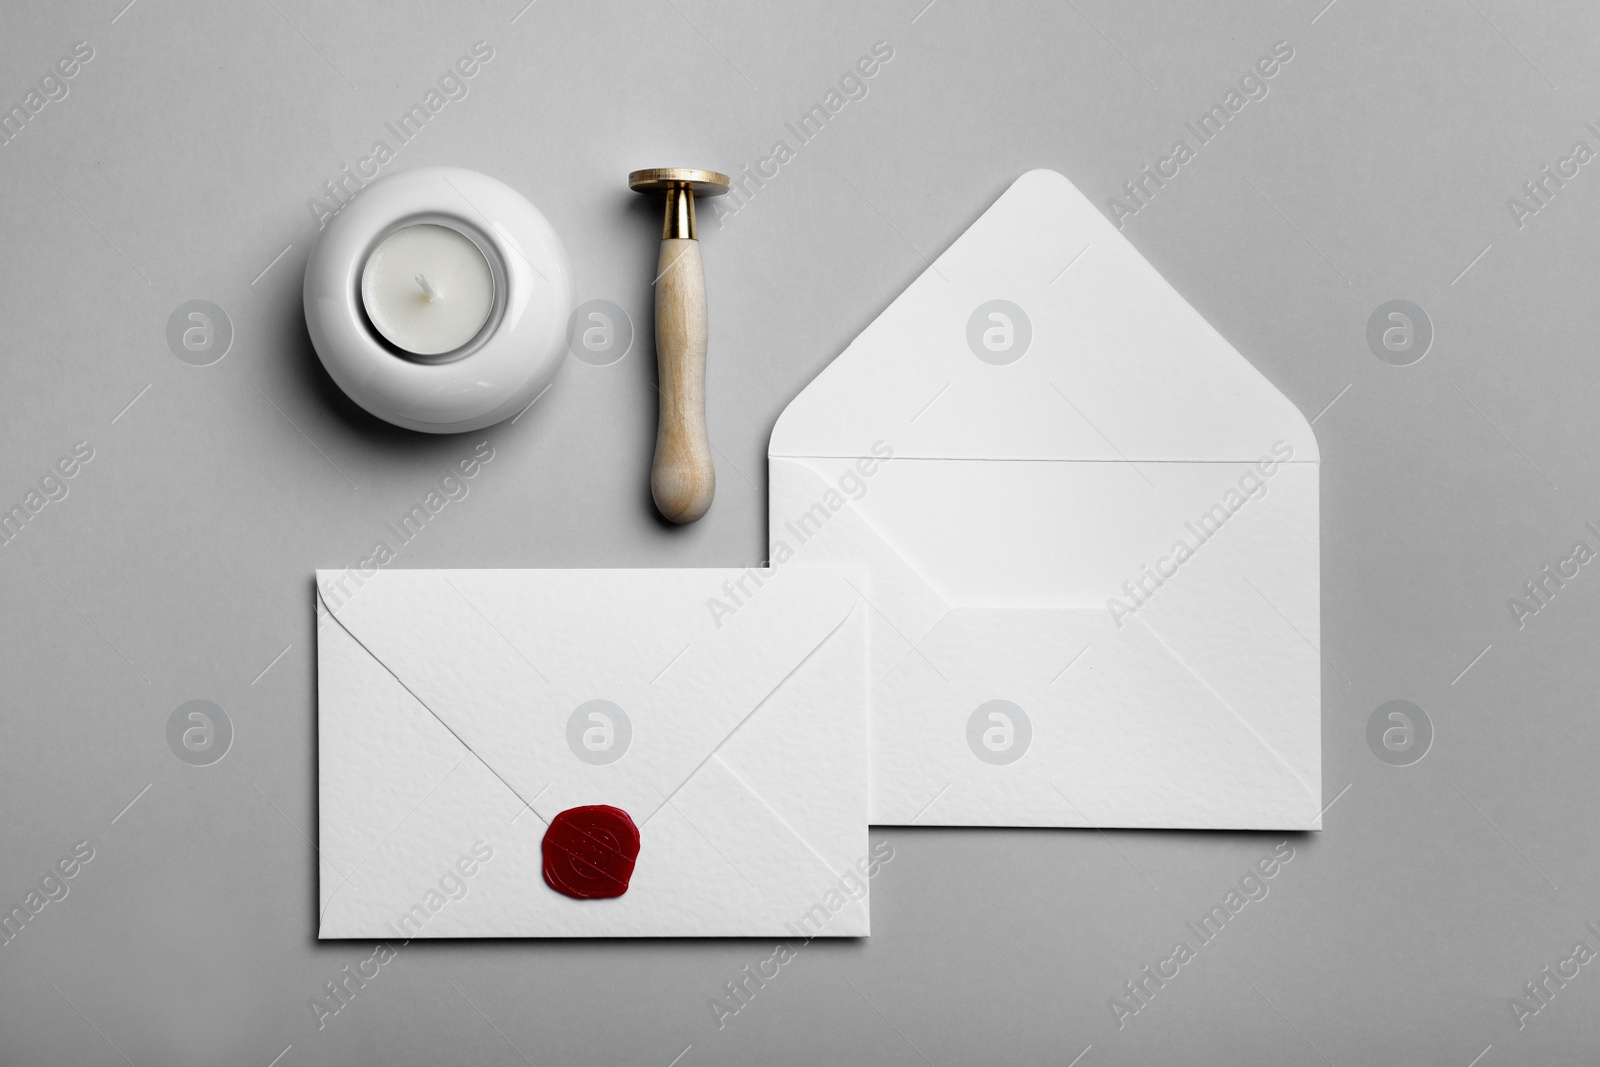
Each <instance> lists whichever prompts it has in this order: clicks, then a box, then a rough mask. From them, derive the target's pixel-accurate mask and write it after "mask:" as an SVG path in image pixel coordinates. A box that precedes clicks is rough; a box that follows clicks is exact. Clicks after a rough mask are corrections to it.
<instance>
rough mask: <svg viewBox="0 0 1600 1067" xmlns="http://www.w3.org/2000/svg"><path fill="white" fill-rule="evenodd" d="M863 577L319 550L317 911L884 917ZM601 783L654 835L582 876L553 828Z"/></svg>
mask: <svg viewBox="0 0 1600 1067" xmlns="http://www.w3.org/2000/svg"><path fill="white" fill-rule="evenodd" d="M752 575H754V576H755V577H754V578H752V577H751V576H752ZM741 582H742V583H743V588H744V591H745V593H746V595H743V596H740V597H739V598H738V599H739V601H740V603H739V606H738V607H737V610H736V611H734V612H733V613H732V614H726V613H718V612H715V611H712V610H710V609H709V606H708V605H709V603H710V602H711V601H712V600H713V599H716V600H719V601H721V602H722V603H724V604H726V603H728V601H727V600H726V598H727V596H728V594H727V590H726V588H725V583H741ZM758 583H759V584H758ZM864 583H865V574H864V573H863V572H861V571H860V570H859V569H848V568H823V569H815V570H813V569H810V568H806V569H798V568H797V569H793V570H790V571H786V572H781V573H776V574H770V573H768V574H762V573H760V572H752V571H735V570H693V569H688V570H600V571H594V570H544V571H536V570H411V571H406V570H396V571H379V572H378V573H377V574H376V576H375V577H372V578H370V579H366V580H365V581H364V582H362V581H357V580H356V579H355V578H354V577H353V576H352V575H351V574H350V573H349V572H342V571H319V572H318V587H319V594H318V595H319V597H320V599H321V604H322V607H323V608H324V609H326V613H324V611H319V616H320V618H319V630H318V637H317V681H318V706H319V707H318V735H319V741H318V745H319V752H318V759H319V777H320V791H319V814H320V825H321V839H320V842H319V850H320V853H321V857H322V866H321V927H320V934H319V936H321V937H324V938H340V937H361V938H383V939H387V940H391V941H392V940H396V939H407V938H411V937H502V936H510V937H572V936H585V937H609V936H642V937H654V936H756V935H760V936H796V935H801V936H816V935H820V936H859V935H864V934H866V933H867V932H868V922H867V916H868V907H867V896H866V878H865V877H864V876H863V868H865V867H866V866H867V864H866V863H865V862H863V861H864V860H865V858H866V856H867V837H866V830H867V812H866V799H867V782H866V774H867V765H866V747H867V746H866V711H865V689H866V685H865V669H866V668H865V643H866V638H865V610H866V609H865V605H864V604H863V603H862V602H861V599H860V595H859V593H858V592H857V589H858V588H862V587H864ZM594 701H599V702H603V703H591V702H594ZM595 804H605V805H611V806H613V807H617V808H621V809H622V810H623V811H625V812H627V813H628V814H629V815H630V816H631V818H632V820H633V822H634V823H635V824H636V825H637V826H638V828H639V836H640V849H639V854H638V859H637V863H636V865H635V867H634V869H633V875H632V880H631V884H630V885H629V887H628V889H627V892H626V893H624V894H623V895H621V896H618V897H614V898H610V899H599V900H577V899H573V898H571V897H568V896H564V895H562V894H560V893H558V892H556V891H555V890H553V889H551V888H550V887H549V886H548V885H546V883H545V881H544V878H543V876H542V856H541V842H542V840H543V837H544V833H545V828H546V825H547V823H548V822H549V821H550V820H551V819H552V818H554V817H555V816H556V815H557V813H559V812H561V811H563V810H565V809H568V808H573V807H579V806H584V805H595ZM485 853H487V854H488V855H487V857H486V856H485Z"/></svg>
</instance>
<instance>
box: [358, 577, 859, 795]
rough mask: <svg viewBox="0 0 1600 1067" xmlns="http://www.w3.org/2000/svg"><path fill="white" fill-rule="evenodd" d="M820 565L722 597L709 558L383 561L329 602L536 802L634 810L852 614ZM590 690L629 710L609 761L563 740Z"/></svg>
mask: <svg viewBox="0 0 1600 1067" xmlns="http://www.w3.org/2000/svg"><path fill="white" fill-rule="evenodd" d="M828 573H830V574H832V575H833V576H834V580H833V581H832V583H831V584H830V583H827V582H823V581H821V580H820V579H818V578H816V577H815V576H813V577H812V578H811V579H810V584H809V587H808V588H805V589H804V591H803V593H804V595H800V594H801V593H802V589H801V585H800V583H801V582H802V581H803V580H804V579H805V578H806V576H804V575H801V576H799V577H797V578H795V579H794V580H790V581H786V580H785V578H786V575H785V574H784V573H783V572H782V571H779V572H775V573H773V574H769V575H767V576H766V577H764V578H763V579H762V581H763V582H764V584H761V585H757V584H756V582H755V580H754V579H752V580H751V581H749V582H747V583H746V584H745V590H746V592H747V594H749V595H741V596H739V597H738V601H739V603H737V604H735V603H734V602H733V600H732V599H730V598H729V594H728V592H727V590H726V589H725V588H724V582H726V581H727V580H728V578H729V572H727V571H721V570H719V571H703V570H694V569H681V570H671V571H642V570H610V571H593V570H590V571H579V570H571V571H562V570H547V571H493V570H484V571H471V570H459V571H405V570H400V571H382V572H379V574H378V575H376V576H375V577H374V578H372V579H370V580H368V581H367V582H366V583H365V584H364V585H363V586H362V587H361V588H360V589H359V590H358V591H357V592H356V593H355V595H354V596H352V597H351V598H350V599H349V600H348V602H346V603H343V604H341V605H340V606H339V607H338V608H337V610H336V611H335V615H336V619H337V622H338V624H341V625H343V626H345V627H346V628H347V629H348V630H349V632H350V633H351V634H352V635H354V637H355V639H356V640H357V641H359V642H360V643H361V644H362V645H363V646H364V647H365V648H366V649H367V650H368V651H369V652H370V653H371V654H372V655H373V657H374V658H375V659H376V660H378V661H379V662H380V663H382V664H383V666H384V667H385V668H386V669H387V670H389V671H390V672H392V673H393V674H394V675H395V676H396V677H397V678H398V679H399V681H400V683H401V684H402V685H404V686H405V688H406V689H407V690H409V691H410V692H411V693H412V694H414V695H415V696H416V698H417V699H418V700H419V701H420V702H421V704H422V706H424V707H426V708H427V709H428V710H429V711H430V712H432V713H433V714H434V715H435V716H437V717H438V718H439V719H440V721H442V722H443V723H444V724H445V726H446V727H448V728H449V730H450V731H451V732H452V733H453V734H455V735H456V737H458V738H459V739H460V740H461V741H462V742H463V743H464V744H465V745H466V747H467V748H468V749H469V750H471V751H472V752H473V753H474V754H476V755H477V756H479V757H480V758H481V759H483V760H484V762H485V763H487V764H488V765H489V767H490V768H491V769H492V770H493V771H494V772H495V773H496V774H497V775H499V776H500V777H501V778H502V780H504V781H505V782H506V784H507V785H508V786H510V787H511V788H512V790H514V791H515V793H516V795H518V796H520V797H521V798H522V799H523V800H525V801H528V802H529V803H534V802H535V799H536V798H539V799H538V802H537V803H536V804H535V808H536V810H537V811H539V812H540V813H541V814H542V815H543V816H544V817H546V818H549V817H550V816H551V815H553V814H554V813H555V812H557V811H560V810H562V809H563V808H565V807H569V806H575V805H578V804H588V803H611V804H616V805H618V806H621V807H623V808H624V809H625V810H627V811H629V812H630V814H632V815H633V816H634V817H635V819H636V821H637V820H643V819H648V818H649V817H650V815H651V814H652V813H653V812H654V811H655V810H656V809H657V808H658V807H659V806H660V804H661V802H662V801H663V799H664V798H665V797H666V796H667V795H670V794H671V792H672V791H673V790H674V789H676V788H677V787H678V786H679V785H680V784H681V783H682V782H683V781H684V780H685V778H686V777H687V776H688V775H689V774H691V773H692V772H693V771H694V769H695V768H696V767H697V766H699V765H700V764H701V763H703V761H704V760H705V759H706V758H707V757H708V756H709V755H710V754H711V753H712V752H713V751H714V750H715V749H716V748H717V746H718V745H720V744H721V743H722V742H723V741H724V740H726V738H727V736H728V735H729V733H730V732H731V731H733V730H735V729H736V728H737V727H738V726H739V724H740V723H741V722H742V721H744V720H745V719H746V718H747V717H748V716H749V715H750V714H751V713H752V711H754V710H755V709H756V708H757V707H758V706H759V705H760V703H761V702H762V700H764V699H765V698H766V697H767V695H768V694H769V693H771V692H772V691H773V690H774V689H775V688H776V687H778V686H779V685H780V683H781V682H782V681H783V679H784V678H785V677H786V676H788V675H789V674H790V672H792V671H793V670H794V668H795V667H796V666H797V665H798V664H799V663H800V662H801V661H803V660H804V658H805V657H806V656H807V655H808V654H809V653H810V652H811V651H812V650H813V649H814V648H815V647H816V646H817V645H818V644H819V643H821V642H822V641H823V640H824V639H825V638H826V637H827V636H828V635H829V634H830V633H832V632H833V631H834V630H835V629H837V628H838V627H839V626H840V625H841V624H842V623H843V622H844V621H845V619H846V618H847V617H848V616H849V615H850V612H851V610H852V608H853V606H854V604H855V602H856V594H855V592H854V590H853V589H852V588H851V586H850V585H849V583H848V582H846V581H845V580H843V578H842V577H839V575H840V574H842V573H843V572H837V571H834V572H828ZM333 577H336V575H335V576H333ZM858 581H860V579H858ZM824 587H826V588H824ZM713 600H716V601H719V602H721V603H723V604H724V605H732V606H733V607H734V608H735V610H734V611H733V613H732V614H731V615H721V614H718V613H714V612H712V611H711V610H709V608H708V605H709V604H710V602H712V601H713ZM596 699H602V700H609V701H612V702H614V703H615V704H617V705H618V706H619V707H621V708H622V709H623V710H624V712H625V713H626V714H627V715H628V716H629V718H630V720H631V730H632V743H631V744H632V747H631V748H630V749H629V750H628V752H627V754H626V756H625V758H624V760H623V761H621V762H618V763H614V764H610V765H590V764H588V763H585V762H583V761H581V760H578V759H575V758H574V757H573V754H572V752H571V751H570V750H569V746H568V739H567V736H566V733H565V730H566V726H567V722H568V717H569V714H570V713H572V712H574V711H575V710H576V709H578V707H579V706H580V705H582V704H585V703H586V702H587V701H590V700H596Z"/></svg>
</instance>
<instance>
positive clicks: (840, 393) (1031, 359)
mask: <svg viewBox="0 0 1600 1067" xmlns="http://www.w3.org/2000/svg"><path fill="white" fill-rule="evenodd" d="M996 301H1003V302H1005V304H1004V305H1002V306H991V305H993V303H994V302H996ZM996 315H998V316H999V317H998V318H996V317H994V316H996ZM990 330H998V331H1000V332H999V333H997V334H995V335H993V339H994V342H995V343H996V344H998V345H1002V346H1005V351H1004V352H1002V353H1000V354H999V355H994V354H992V353H991V358H987V359H986V358H980V355H979V351H980V350H985V341H984V337H985V334H986V332H987V331H990ZM1019 350H1020V351H1021V355H1020V356H1018V357H1016V358H1015V359H1012V360H1011V361H1009V362H1006V361H1005V360H1007V359H1010V357H1011V356H1012V355H1013V354H1014V353H1015V352H1017V351H1019ZM1102 431H1103V432H1102ZM880 441H881V442H884V443H886V444H887V445H889V446H890V447H892V448H893V450H894V454H895V456H896V457H903V458H923V459H926V458H947V459H986V460H992V459H1042V460H1121V459H1133V460H1151V461H1161V460H1241V461H1254V460H1256V459H1257V458H1259V457H1260V456H1262V455H1263V454H1264V453H1266V452H1267V451H1268V450H1269V449H1270V447H1271V446H1272V445H1273V444H1274V443H1275V442H1277V441H1283V442H1285V443H1286V444H1287V445H1289V446H1290V447H1291V448H1292V449H1293V458H1294V460H1295V461H1299V462H1315V461H1316V459H1317V447H1316V439H1315V437H1314V436H1313V435H1312V432H1311V428H1310V426H1309V424H1308V423H1307V422H1306V420H1305V418H1304V417H1303V416H1302V415H1301V414H1300V413H1299V411H1298V410H1297V409H1296V408H1295V407H1294V405H1293V404H1291V403H1289V401H1288V400H1287V399H1285V398H1284V397H1283V396H1282V395H1281V394H1280V393H1279V392H1278V391H1277V390H1276V389H1275V388H1274V387H1273V386H1272V385H1271V384H1270V383H1269V382H1268V381H1267V380H1266V379H1265V378H1264V377H1262V375H1261V374H1260V373H1259V372H1258V371H1256V370H1255V368H1254V367H1252V366H1251V365H1250V363H1249V362H1247V361H1246V360H1245V359H1244V358H1243V357H1242V356H1240V355H1239V353H1238V352H1237V351H1235V350H1234V349H1233V347H1232V346H1231V345H1229V344H1228V342H1227V341H1226V340H1224V339H1223V337H1222V336H1221V335H1220V334H1219V333H1217V331H1216V330H1215V329H1213V328H1212V327H1211V325H1210V324H1209V323H1207V322H1206V321H1205V319H1204V318H1202V317H1201V316H1200V315H1199V313H1197V312H1196V311H1195V310H1194V308H1192V307H1191V306H1190V305H1189V304H1188V303H1187V302H1186V301H1185V300H1184V299H1183V297H1182V296H1180V295H1179V294H1178V293H1177V291H1176V290H1174V289H1173V288H1172V286H1171V285H1169V284H1168V283H1167V282H1166V280H1165V279H1164V278H1162V277H1161V275H1160V274H1158V273H1157V272H1156V270H1155V269H1154V268H1153V267H1152V266H1151V265H1150V264H1149V263H1148V262H1146V261H1145V259H1144V258H1143V257H1142V256H1141V255H1140V254H1139V253H1138V251H1137V250H1136V249H1135V248H1134V247H1133V245H1132V244H1130V243H1129V242H1128V240H1127V238H1125V237H1124V236H1123V235H1122V234H1121V233H1120V232H1118V230H1117V229H1116V227H1114V226H1113V225H1112V224H1111V223H1110V222H1109V221H1108V220H1107V219H1106V218H1105V216H1104V215H1102V214H1101V213H1100V211H1099V210H1098V209H1096V208H1095V207H1094V205H1093V204H1091V203H1090V202H1089V200H1088V199H1087V198H1086V197H1084V195H1083V194H1082V193H1080V192H1079V191H1078V190H1077V189H1076V188H1074V187H1073V186H1072V184H1071V183H1070V182H1068V181H1067V179H1066V178H1064V177H1062V176H1061V175H1060V174H1057V173H1055V172H1054V171H1049V170H1035V171H1030V172H1029V173H1027V174H1024V175H1023V176H1022V177H1021V178H1019V179H1017V181H1016V182H1015V183H1014V184H1013V185H1012V186H1011V188H1010V189H1008V190H1007V191H1006V192H1005V193H1004V194H1003V195H1002V196H1001V197H1000V199H999V200H998V201H996V202H995V203H994V205H993V206H992V207H990V209H989V210H988V211H987V212H985V213H984V214H983V216H982V217H981V218H979V219H978V221H977V222H975V223H973V225H972V226H971V228H969V229H968V230H967V231H966V233H964V234H962V236H961V237H960V238H958V239H957V240H956V242H955V243H954V244H953V245H951V246H950V248H949V249H948V250H947V251H946V252H945V253H944V254H943V255H941V256H940V257H939V258H938V260H937V261H936V262H935V263H934V264H933V265H932V266H930V267H929V268H928V270H927V271H925V272H924V273H923V274H922V275H921V276H920V277H919V278H918V279H917V280H916V281H915V282H913V283H912V284H911V286H910V287H909V288H907V289H906V291H905V292H904V293H902V294H901V295H900V296H899V298H897V299H896V300H895V301H894V303H893V304H891V305H890V306H889V307H888V308H887V309H886V310H885V311H884V312H883V313H882V314H881V315H879V316H878V318H877V319H876V320H875V321H874V322H873V323H872V324H871V325H870V326H868V327H867V328H866V329H865V330H864V331H862V333H861V334H860V336H858V337H857V338H856V340H855V341H854V342H853V343H852V344H851V345H850V347H849V348H847V349H846V350H845V351H844V353H843V354H842V355H840V356H839V357H838V358H837V359H836V360H834V361H833V363H831V364H830V365H829V366H828V367H827V368H825V369H824V370H823V372H822V373H821V374H820V375H818V376H817V378H816V379H815V380H814V381H813V382H812V383H811V384H810V385H809V386H807V387H806V389H805V390H804V391H803V392H802V393H801V394H800V395H799V396H798V397H797V398H796V399H795V400H794V401H793V402H792V403H791V404H790V405H789V406H788V408H787V409H786V410H785V411H784V413H783V415H782V416H781V417H780V418H779V420H778V424H777V426H776V428H775V429H774V431H773V435H772V441H771V444H770V447H769V450H768V451H769V454H770V455H772V456H864V455H870V454H872V446H873V444H874V443H875V442H880Z"/></svg>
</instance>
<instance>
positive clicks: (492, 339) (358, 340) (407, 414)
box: [305, 167, 572, 433]
mask: <svg viewBox="0 0 1600 1067" xmlns="http://www.w3.org/2000/svg"><path fill="white" fill-rule="evenodd" d="M420 223H433V224H436V225H441V226H448V227H450V228H451V229H454V230H457V231H459V232H460V233H462V234H464V235H465V236H466V237H467V238H468V239H470V240H471V241H472V242H473V243H474V244H476V245H477V246H478V249H479V251H481V252H482V253H483V255H484V258H485V259H486V260H488V262H489V269H490V273H491V275H492V277H493V281H494V301H493V306H492V308H491V309H490V312H489V317H488V319H487V321H485V323H484V325H483V327H482V328H481V329H480V330H479V331H478V333H477V334H476V336H474V337H473V338H472V339H471V340H469V341H468V342H467V343H465V344H463V345H461V346H460V347H459V348H456V349H453V350H451V351H449V352H444V353H440V354H437V355H418V354H415V353H411V352H406V351H403V350H402V349H399V348H397V347H395V346H394V345H393V344H391V343H390V342H388V341H387V340H385V339H384V337H383V336H382V335H381V334H380V333H379V332H378V331H377V330H376V329H374V327H373V325H372V322H371V319H370V318H369V317H368V315H367V311H366V307H365V305H364V303H363V300H362V295H361V278H362V271H363V268H364V267H365V266H366V262H367V257H368V256H369V255H371V254H372V250H373V249H374V248H376V247H377V246H378V244H379V243H380V242H382V241H383V240H384V239H385V238H387V237H388V236H389V235H391V234H393V233H394V232H395V231H397V230H400V229H403V228H404V227H407V226H414V225H417V224H420ZM571 311H572V272H571V268H570V266H569V265H568V262H567V253H566V249H565V248H563V247H562V245H561V239H560V238H559V237H557V236H556V232H555V230H554V229H552V228H551V226H550V223H549V222H548V221H547V220H546V219H545V217H544V216H543V215H542V214H540V213H539V210H538V208H536V207H534V206H533V205H532V204H530V203H529V202H528V201H527V199H526V198H525V197H523V196H522V195H521V194H520V193H518V192H517V191H516V190H514V189H512V188H511V187H510V186H508V185H505V184H504V183H502V182H499V181H496V180H495V179H493V178H490V177H488V176H487V175H483V174H479V173H477V172H476V171H470V170H462V169H461V168H459V167H420V168H418V169H416V170H409V171H401V172H400V173H398V174H392V175H389V176H388V177H385V178H381V179H379V180H378V181H375V182H373V183H372V184H371V185H369V186H367V187H366V188H365V189H363V190H361V193H360V195H358V196H357V197H356V198H355V199H354V200H352V201H351V202H350V203H349V204H348V205H346V206H345V207H344V209H343V210H341V211H340V212H339V214H338V215H337V216H336V217H335V218H334V219H333V221H332V222H330V223H328V227H327V229H326V230H324V231H323V233H322V237H321V238H320V239H319V240H318V242H317V245H316V247H315V248H314V249H313V250H312V252H311V258H310V260H309V262H308V263H307V264H306V280H305V312H306V327H307V329H308V330H309V331H310V333H311V343H312V344H313V345H314V346H315V347H316V350H317V356H318V357H319V358H320V359H321V360H322V365H323V366H324V367H326V368H327V371H328V375H329V376H330V377H331V378H333V380H334V381H335V382H336V383H338V385H339V388H341V389H343V390H344V391H345V393H346V394H348V395H349V397H350V399H352V400H354V401H355V402H356V403H357V404H360V405H361V406H362V407H363V408H365V409H366V410H367V411H369V412H371V413H372V414H374V415H376V416H377V417H378V418H380V419H384V420H385V421H388V422H392V423H394V424H395V425H396V426H404V427H406V428H407V429H411V430H421V431H423V432H426V433H461V432H465V431H468V430H477V429H481V428H483V427H485V426H491V425H493V424H494V423H497V422H500V421H501V420H502V419H507V418H510V417H511V416H513V415H515V414H517V413H518V412H519V411H521V410H522V409H523V408H524V407H525V406H526V405H528V404H529V403H530V402H531V401H532V400H533V399H534V398H535V397H537V396H538V395H539V394H540V393H541V392H542V391H543V390H544V389H545V388H546V387H548V386H549V384H550V382H551V381H552V380H553V379H554V378H555V375H556V372H557V371H558V370H560V368H561V366H562V364H563V363H564V362H565V356H566V329H567V317H568V316H569V315H570V314H571Z"/></svg>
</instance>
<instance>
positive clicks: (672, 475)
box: [628, 167, 729, 523]
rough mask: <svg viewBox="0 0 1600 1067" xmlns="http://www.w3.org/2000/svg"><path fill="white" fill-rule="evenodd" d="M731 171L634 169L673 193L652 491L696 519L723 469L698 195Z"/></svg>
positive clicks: (715, 191)
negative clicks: (711, 403)
mask: <svg viewBox="0 0 1600 1067" xmlns="http://www.w3.org/2000/svg"><path fill="white" fill-rule="evenodd" d="M728 185H729V181H728V176H727V175H726V174H718V173H717V172H716V171H714V170H685V169H683V168H680V167H656V168H654V169H652V170H636V171H634V172H633V173H632V174H630V175H628V188H630V189H632V190H633V191H634V192H636V193H661V194H664V195H665V197H666V202H667V203H666V217H665V219H664V220H663V221H662V224H661V254H660V256H659V257H658V258H657V260H656V281H655V286H656V379H657V381H656V388H657V389H658V390H659V391H660V393H661V414H660V419H659V421H658V422H657V423H656V457H655V462H654V463H653V464H652V465H651V467H650V495H651V496H652V497H654V498H655V502H656V509H657V510H658V511H660V512H661V514H662V515H663V516H664V517H665V518H667V519H668V520H669V521H671V522H677V523H685V522H694V521H695V520H696V519H698V518H699V517H700V516H702V515H704V514H705V513H706V509H708V508H709V507H711V498H712V496H713V495H715V493H716V491H717V472H716V470H715V469H714V468H713V467H712V465H711V439H710V438H709V437H708V436H706V275H705V270H704V268H703V267H702V266H701V265H700V241H699V239H698V234H696V232H695V227H694V198H695V197H696V196H721V195H722V194H723V193H725V192H727V191H728Z"/></svg>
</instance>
